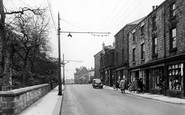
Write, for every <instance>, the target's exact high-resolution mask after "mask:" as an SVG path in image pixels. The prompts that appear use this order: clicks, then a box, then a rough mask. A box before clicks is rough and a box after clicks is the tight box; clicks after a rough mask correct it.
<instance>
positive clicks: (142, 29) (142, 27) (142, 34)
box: [141, 25, 144, 36]
mask: <svg viewBox="0 0 185 115" xmlns="http://www.w3.org/2000/svg"><path fill="white" fill-rule="evenodd" d="M141 36H144V25H143V26H141Z"/></svg>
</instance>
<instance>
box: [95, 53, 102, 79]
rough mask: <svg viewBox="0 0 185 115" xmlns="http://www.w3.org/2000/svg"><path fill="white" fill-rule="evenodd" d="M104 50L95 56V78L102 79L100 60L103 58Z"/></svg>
mask: <svg viewBox="0 0 185 115" xmlns="http://www.w3.org/2000/svg"><path fill="white" fill-rule="evenodd" d="M101 53H102V50H101V51H99V52H98V53H97V54H95V55H94V72H95V73H94V77H95V78H100V58H101Z"/></svg>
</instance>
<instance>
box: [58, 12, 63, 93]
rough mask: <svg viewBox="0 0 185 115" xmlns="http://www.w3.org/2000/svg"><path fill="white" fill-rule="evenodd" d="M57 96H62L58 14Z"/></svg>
mask: <svg viewBox="0 0 185 115" xmlns="http://www.w3.org/2000/svg"><path fill="white" fill-rule="evenodd" d="M58 68H59V75H58V85H59V88H58V95H62V84H61V57H60V14H59V13H58Z"/></svg>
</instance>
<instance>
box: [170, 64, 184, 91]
mask: <svg viewBox="0 0 185 115" xmlns="http://www.w3.org/2000/svg"><path fill="white" fill-rule="evenodd" d="M183 66H184V65H183V63H180V64H174V65H169V66H168V75H169V89H170V90H182V88H183Z"/></svg>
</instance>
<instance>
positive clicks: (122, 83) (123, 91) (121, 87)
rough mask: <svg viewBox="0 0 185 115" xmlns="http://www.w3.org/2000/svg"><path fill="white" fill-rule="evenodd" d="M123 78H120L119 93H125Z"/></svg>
mask: <svg viewBox="0 0 185 115" xmlns="http://www.w3.org/2000/svg"><path fill="white" fill-rule="evenodd" d="M125 83H126V82H125V80H124V79H122V80H121V81H120V90H121V93H125Z"/></svg>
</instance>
